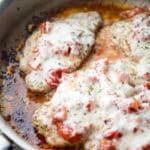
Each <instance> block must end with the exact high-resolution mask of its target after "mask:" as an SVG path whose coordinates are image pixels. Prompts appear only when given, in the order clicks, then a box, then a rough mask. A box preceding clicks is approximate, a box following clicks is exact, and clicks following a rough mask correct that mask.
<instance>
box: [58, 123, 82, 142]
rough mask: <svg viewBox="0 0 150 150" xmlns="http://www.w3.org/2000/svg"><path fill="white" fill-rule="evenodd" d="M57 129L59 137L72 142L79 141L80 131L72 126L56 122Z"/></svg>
mask: <svg viewBox="0 0 150 150" xmlns="http://www.w3.org/2000/svg"><path fill="white" fill-rule="evenodd" d="M57 130H58V134H59V135H60V136H61V137H63V138H64V139H66V140H68V141H70V142H73V143H79V142H80V140H81V139H82V137H83V135H82V133H77V132H76V131H75V130H74V129H73V128H71V127H70V126H68V125H64V124H62V123H59V124H57Z"/></svg>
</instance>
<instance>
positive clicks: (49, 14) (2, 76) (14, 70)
mask: <svg viewBox="0 0 150 150" xmlns="http://www.w3.org/2000/svg"><path fill="white" fill-rule="evenodd" d="M109 2H110V1H109ZM121 2H123V1H121ZM125 2H128V3H129V4H131V1H124V2H123V4H125V5H123V6H121V5H118V4H117V5H113V3H112V2H111V4H103V3H102V1H92V2H91V1H88V2H87V1H81V2H80V1H76V2H69V0H58V1H57V2H56V0H55V1H54V0H53V1H47V0H45V1H42V2H40V1H37V4H35V3H33V2H31V4H30V5H29V0H27V1H26V2H24V3H25V4H21V3H17V2H15V1H14V3H12V4H10V5H9V6H8V8H7V9H6V10H5V11H4V12H3V13H2V14H1V16H0V18H1V19H3V18H5V17H7V19H5V21H4V22H3V24H2V23H0V26H1V29H2V30H3V31H2V34H1V35H0V36H1V37H0V38H1V39H2V40H1V44H0V50H1V53H0V57H1V62H0V86H1V88H0V98H1V102H0V111H1V114H2V116H3V118H4V120H5V121H6V122H7V124H8V125H9V126H11V127H12V128H13V130H15V131H16V133H17V134H19V135H20V136H21V137H23V138H24V139H25V140H27V141H28V142H29V143H30V144H31V145H35V146H36V145H38V146H39V147H40V148H48V145H47V144H46V142H45V141H44V139H43V137H41V136H40V135H38V134H37V133H36V131H35V129H34V126H33V124H32V114H33V112H34V110H35V109H36V108H38V107H39V106H40V105H41V104H42V103H43V102H46V101H48V100H49V99H50V97H51V96H52V95H53V93H54V92H55V91H52V92H51V93H49V94H47V95H38V94H35V93H33V92H31V91H29V90H28V89H27V88H26V85H25V82H24V77H25V76H24V74H23V73H22V72H20V71H19V68H18V66H19V62H18V59H19V55H20V54H21V49H22V47H23V46H24V41H25V40H26V39H27V37H28V36H29V35H30V34H32V32H30V31H29V30H28V28H29V25H31V26H32V28H33V29H35V28H36V27H37V26H38V25H39V24H40V23H41V22H43V21H45V20H48V19H50V20H53V19H54V18H55V17H65V16H67V15H69V14H71V13H74V12H81V11H89V10H96V11H98V12H99V13H100V14H101V15H102V18H103V20H106V19H107V18H110V20H111V21H113V22H115V21H118V20H121V18H120V17H119V15H118V14H119V13H120V12H121V11H123V10H126V9H130V8H132V7H131V6H127V5H126V3H125ZM147 2H148V1H147ZM139 3H140V4H141V1H139ZM139 3H138V1H137V3H134V4H137V5H139ZM145 3H146V1H145ZM145 3H142V5H143V6H144V5H145ZM62 4H63V5H62ZM102 4H103V5H102ZM23 5H25V6H29V7H28V9H26V10H25V8H24V6H23ZM62 6H63V7H62ZM31 10H32V11H31ZM12 12H14V14H16V15H17V16H18V18H19V21H18V20H17V19H18V18H17V17H14V18H13V19H12V17H13V16H12V15H11V13H12ZM29 12H30V13H29ZM7 20H8V23H7V22H6V21H7ZM9 22H10V24H9ZM6 30H7V32H6ZM94 58H95V57H94V55H92V56H90V58H89V60H88V61H93V60H94ZM67 149H68V148H67Z"/></svg>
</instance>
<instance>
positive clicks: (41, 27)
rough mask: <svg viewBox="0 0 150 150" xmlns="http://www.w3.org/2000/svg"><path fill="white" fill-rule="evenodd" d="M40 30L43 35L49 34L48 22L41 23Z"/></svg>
mask: <svg viewBox="0 0 150 150" xmlns="http://www.w3.org/2000/svg"><path fill="white" fill-rule="evenodd" d="M40 29H41V31H42V33H43V34H46V33H48V32H50V29H51V28H50V25H49V23H48V22H43V23H42V24H41V25H40Z"/></svg>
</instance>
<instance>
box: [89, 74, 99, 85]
mask: <svg viewBox="0 0 150 150" xmlns="http://www.w3.org/2000/svg"><path fill="white" fill-rule="evenodd" d="M89 80H90V81H92V82H93V83H96V82H97V81H98V79H97V77H96V76H89Z"/></svg>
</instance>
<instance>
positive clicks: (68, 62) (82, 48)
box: [20, 12, 101, 92]
mask: <svg viewBox="0 0 150 150" xmlns="http://www.w3.org/2000/svg"><path fill="white" fill-rule="evenodd" d="M81 18H82V19H81ZM100 24H101V18H100V16H99V14H98V13H97V12H87V13H76V14H73V15H70V16H68V17H67V18H66V19H64V20H57V21H55V22H52V23H50V22H45V23H43V24H41V26H40V29H38V30H37V31H35V33H34V34H33V35H32V36H31V37H30V38H29V39H28V40H27V42H26V45H25V48H24V55H23V57H22V58H21V62H20V69H21V70H22V71H24V72H25V73H26V74H27V76H26V83H27V86H28V88H29V89H31V90H33V91H35V92H48V91H49V90H50V89H51V88H54V87H53V86H51V85H54V84H55V85H56V84H58V83H53V82H54V81H55V79H49V81H50V80H52V81H51V82H49V83H47V82H46V79H47V78H49V76H48V74H49V71H51V70H58V69H61V70H62V71H63V72H72V71H74V70H76V69H77V68H78V67H79V66H80V65H81V63H82V61H83V60H84V59H85V58H86V57H87V56H88V55H89V53H90V51H91V50H92V46H93V44H94V42H95V32H96V31H97V29H98V27H99V26H100ZM39 30H40V31H39ZM57 76H58V75H57ZM44 82H45V83H44ZM41 83H42V84H41ZM56 86H57V85H56Z"/></svg>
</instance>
